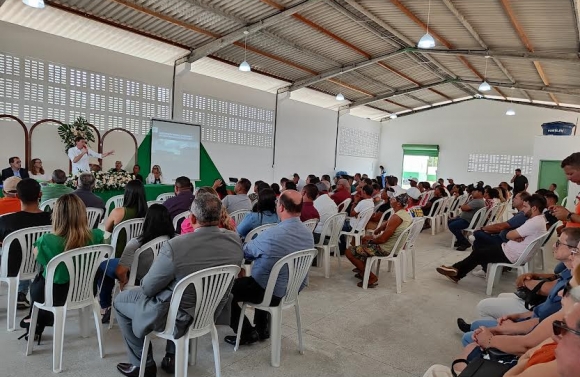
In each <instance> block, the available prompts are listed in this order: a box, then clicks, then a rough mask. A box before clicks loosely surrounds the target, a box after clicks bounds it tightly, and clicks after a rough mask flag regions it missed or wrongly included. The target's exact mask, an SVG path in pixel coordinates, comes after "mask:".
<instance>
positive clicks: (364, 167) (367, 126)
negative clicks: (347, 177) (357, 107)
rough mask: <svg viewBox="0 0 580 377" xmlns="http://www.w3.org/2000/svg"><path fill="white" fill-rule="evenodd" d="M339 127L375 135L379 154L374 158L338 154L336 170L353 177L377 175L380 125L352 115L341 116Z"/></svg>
mask: <svg viewBox="0 0 580 377" xmlns="http://www.w3.org/2000/svg"><path fill="white" fill-rule="evenodd" d="M340 127H341V128H342V127H349V128H357V129H362V130H364V131H369V132H372V133H374V134H377V137H378V138H379V154H378V155H377V157H376V158H368V157H352V156H343V155H341V154H340V153H339V154H338V156H337V159H336V170H337V171H339V170H344V171H346V172H348V173H349V174H351V175H354V174H355V173H361V174H368V175H369V177H371V178H373V177H375V176H377V175H379V165H380V164H379V163H378V161H379V160H378V157H379V156H380V136H381V125H380V123H377V122H375V121H373V120H370V119H361V118H359V117H355V116H352V115H343V116H341V117H340ZM339 143H340V139H339ZM339 145H340V144H339Z"/></svg>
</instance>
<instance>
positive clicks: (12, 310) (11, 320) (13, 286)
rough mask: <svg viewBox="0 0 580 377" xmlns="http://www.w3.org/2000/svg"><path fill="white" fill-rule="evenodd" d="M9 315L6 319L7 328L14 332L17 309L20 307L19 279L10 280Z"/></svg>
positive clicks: (8, 281)
mask: <svg viewBox="0 0 580 377" xmlns="http://www.w3.org/2000/svg"><path fill="white" fill-rule="evenodd" d="M6 282H7V283H8V303H7V305H8V313H7V318H6V328H7V330H8V331H14V329H15V328H16V307H17V306H18V279H17V278H8V280H7V281H6Z"/></svg>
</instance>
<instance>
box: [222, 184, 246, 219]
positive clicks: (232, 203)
mask: <svg viewBox="0 0 580 377" xmlns="http://www.w3.org/2000/svg"><path fill="white" fill-rule="evenodd" d="M251 187H252V183H251V182H250V181H249V180H248V179H247V178H240V180H239V181H238V182H237V183H236V186H235V187H234V192H235V195H228V196H226V197H225V198H223V199H222V202H223V204H224V207H225V208H226V211H228V213H232V212H236V211H239V210H242V209H244V210H247V211H251V210H252V201H251V200H250V198H248V191H250V188H251Z"/></svg>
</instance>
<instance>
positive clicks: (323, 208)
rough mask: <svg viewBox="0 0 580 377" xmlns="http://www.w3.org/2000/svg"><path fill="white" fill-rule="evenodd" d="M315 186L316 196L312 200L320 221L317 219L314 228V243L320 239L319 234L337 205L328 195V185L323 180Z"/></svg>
mask: <svg viewBox="0 0 580 377" xmlns="http://www.w3.org/2000/svg"><path fill="white" fill-rule="evenodd" d="M316 187H317V188H318V197H317V198H316V200H315V201H314V208H316V211H318V214H319V215H320V221H318V224H316V228H314V233H313V234H314V243H318V242H319V241H320V235H321V233H322V229H323V228H324V224H326V221H328V219H329V218H330V216H332V215H336V214H337V213H338V206H337V205H336V203H335V202H334V200H332V199H331V198H330V196H329V195H328V186H327V185H325V184H324V182H319V183H317V184H316Z"/></svg>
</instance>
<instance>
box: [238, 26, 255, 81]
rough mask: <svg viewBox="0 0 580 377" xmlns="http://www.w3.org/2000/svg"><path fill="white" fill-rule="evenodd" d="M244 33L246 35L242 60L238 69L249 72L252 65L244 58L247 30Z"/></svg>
mask: <svg viewBox="0 0 580 377" xmlns="http://www.w3.org/2000/svg"><path fill="white" fill-rule="evenodd" d="M244 34H245V35H246V36H245V37H244V61H243V62H242V63H240V66H239V67H238V69H239V70H240V71H242V72H250V71H251V70H252V67H250V63H248V62H247V60H246V53H247V51H248V50H247V44H246V42H247V40H248V31H247V30H246V31H244Z"/></svg>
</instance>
